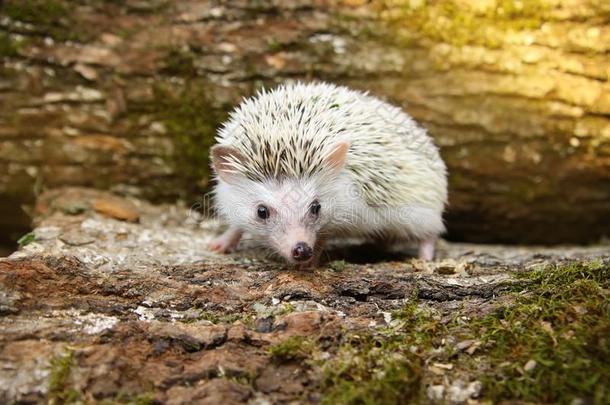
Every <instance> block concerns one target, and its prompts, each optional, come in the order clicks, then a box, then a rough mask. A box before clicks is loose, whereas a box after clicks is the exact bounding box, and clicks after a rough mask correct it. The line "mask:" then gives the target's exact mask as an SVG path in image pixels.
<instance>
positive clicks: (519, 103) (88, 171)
mask: <svg viewBox="0 0 610 405" xmlns="http://www.w3.org/2000/svg"><path fill="white" fill-rule="evenodd" d="M1 14H2V18H1V19H0V56H2V61H3V63H2V66H1V67H0V69H1V76H0V106H1V108H0V195H2V200H3V202H4V201H12V202H13V203H11V204H6V205H9V206H8V207H3V208H4V209H3V213H2V215H0V227H2V229H5V230H6V231H7V232H11V231H14V230H19V228H20V227H21V226H23V225H24V223H23V222H24V219H23V218H24V216H22V217H20V218H18V216H17V215H18V213H21V212H22V205H24V206H25V207H26V209H27V207H28V206H29V205H31V204H32V202H33V200H34V196H35V195H36V194H37V193H38V192H40V190H43V189H47V188H53V187H57V186H62V185H82V186H93V187H97V188H104V189H111V190H113V191H115V192H118V193H121V194H129V195H137V196H143V197H146V198H150V199H153V200H168V199H175V198H178V197H182V198H186V199H187V200H188V201H191V200H193V199H194V197H193V195H194V194H195V193H200V192H203V191H204V190H206V187H207V177H208V175H209V172H208V169H207V167H208V164H207V148H208V147H209V145H210V144H211V143H212V142H213V134H214V129H215V128H216V126H217V125H218V124H219V122H220V121H221V120H222V119H223V118H224V115H225V113H226V111H227V110H228V109H229V108H230V106H233V105H234V104H236V103H237V102H239V100H240V99H241V98H242V97H243V96H247V95H250V94H252V93H253V92H254V91H255V90H256V89H258V88H259V87H261V86H263V85H265V86H267V85H273V84H276V83H280V82H283V81H285V80H287V79H303V80H314V79H318V80H328V81H332V82H337V83H342V84H346V85H349V86H352V87H355V88H359V89H363V90H369V91H370V92H371V93H373V94H375V95H377V96H380V97H384V98H386V99H388V100H389V101H391V102H393V103H395V104H397V105H400V106H401V107H403V108H404V109H405V110H406V111H407V112H409V113H410V114H411V115H413V116H414V117H415V118H416V119H417V120H418V121H419V122H421V123H422V125H424V126H425V127H426V128H428V130H429V132H430V133H431V134H432V136H433V137H434V138H435V139H436V141H437V143H438V144H439V145H440V147H441V149H442V154H443V157H444V158H445V160H446V162H447V164H448V167H449V173H450V205H449V209H448V213H447V217H446V218H447V225H448V229H449V234H448V237H449V238H450V239H454V240H466V241H484V242H521V243H525V242H535V243H557V242H568V241H570V242H587V241H592V240H595V239H598V238H600V237H602V236H603V235H605V234H607V232H608V229H610V219H609V218H610V84H609V83H608V77H609V75H610V58H609V56H608V55H609V54H610V52H609V51H610V26H609V24H608V22H609V21H610V8H609V6H608V3H607V2H604V1H601V0H599V1H596V0H546V1H540V2H533V1H532V2H512V1H508V0H497V1H493V0H491V1H489V2H474V1H469V0H444V1H443V0H437V1H428V2H424V1H392V2H389V1H388V2H383V1H373V2H365V1H358V0H350V1H347V0H346V1H333V2H329V1H306V0H294V1H288V2H272V1H269V2H253V1H245V0H242V1H240V0H234V1H227V2H222V3H221V2H208V1H152V2H141V1H135V0H130V1H126V2H104V1H93V0H89V1H86V0H80V1H70V2H68V1H64V0H31V1H26V2H21V1H17V0H10V1H6V2H4V5H3V6H2V9H1ZM3 205H5V204H3Z"/></svg>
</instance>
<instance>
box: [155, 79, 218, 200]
mask: <svg viewBox="0 0 610 405" xmlns="http://www.w3.org/2000/svg"><path fill="white" fill-rule="evenodd" d="M205 88H206V84H205V83H201V82H191V83H187V84H186V85H185V86H184V87H183V89H182V90H180V91H179V92H177V93H176V92H174V91H171V90H169V89H167V88H164V87H156V88H155V89H154V106H153V109H154V114H155V116H156V117H157V118H158V119H159V120H160V121H162V122H163V123H164V125H165V127H166V128H167V131H168V134H169V136H170V137H171V138H172V139H173V140H174V145H175V147H176V150H175V151H174V154H173V155H172V156H168V158H170V159H171V161H172V163H173V165H174V166H175V167H176V171H177V172H178V173H179V175H180V177H181V178H182V179H183V181H184V185H182V188H183V189H185V190H188V193H189V194H197V193H200V192H201V191H202V190H203V189H204V188H205V186H206V185H207V181H208V180H209V177H210V167H209V152H210V147H211V146H212V145H214V143H215V141H214V137H215V135H216V129H217V127H218V126H219V125H220V123H221V122H222V121H224V120H225V118H226V112H225V110H224V109H219V108H216V107H214V106H213V103H212V101H211V99H210V98H209V96H208V94H207V93H206V91H205Z"/></svg>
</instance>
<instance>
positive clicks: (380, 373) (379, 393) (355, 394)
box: [322, 294, 446, 404]
mask: <svg viewBox="0 0 610 405" xmlns="http://www.w3.org/2000/svg"><path fill="white" fill-rule="evenodd" d="M416 296H417V295H416V294H414V296H413V298H412V299H410V300H409V302H408V303H407V304H406V305H405V306H404V307H402V308H401V309H399V310H397V311H394V312H393V313H392V319H393V320H394V322H393V323H392V325H393V326H392V327H390V328H387V329H380V330H377V331H371V332H366V333H362V334H355V333H350V334H347V335H346V337H345V338H344V343H343V344H342V345H341V346H340V348H339V350H338V352H337V355H336V356H335V357H334V358H333V359H332V360H331V361H328V362H326V364H324V366H323V378H322V389H323V400H322V403H325V404H337V403H339V404H377V403H384V404H400V403H408V402H416V401H417V400H418V399H420V398H422V395H423V393H424V390H423V388H422V387H424V385H423V383H422V381H423V376H424V372H425V365H424V355H425V353H427V352H429V351H430V350H431V349H432V348H433V347H434V346H435V345H437V344H438V343H439V342H440V339H441V338H442V337H443V336H445V334H446V329H445V327H444V326H443V325H442V324H441V323H440V322H439V321H438V320H436V319H435V318H434V317H433V314H432V312H431V311H429V310H427V309H420V308H419V305H418V301H417V299H416Z"/></svg>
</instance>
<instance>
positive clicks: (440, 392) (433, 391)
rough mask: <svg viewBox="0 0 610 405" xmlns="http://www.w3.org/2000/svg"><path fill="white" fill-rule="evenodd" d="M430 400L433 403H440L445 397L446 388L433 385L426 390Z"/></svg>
mask: <svg viewBox="0 0 610 405" xmlns="http://www.w3.org/2000/svg"><path fill="white" fill-rule="evenodd" d="M426 393H427V394H428V398H429V399H431V400H433V401H440V400H442V399H443V397H444V395H445V387H444V386H442V385H431V386H429V387H428V389H427V390H426Z"/></svg>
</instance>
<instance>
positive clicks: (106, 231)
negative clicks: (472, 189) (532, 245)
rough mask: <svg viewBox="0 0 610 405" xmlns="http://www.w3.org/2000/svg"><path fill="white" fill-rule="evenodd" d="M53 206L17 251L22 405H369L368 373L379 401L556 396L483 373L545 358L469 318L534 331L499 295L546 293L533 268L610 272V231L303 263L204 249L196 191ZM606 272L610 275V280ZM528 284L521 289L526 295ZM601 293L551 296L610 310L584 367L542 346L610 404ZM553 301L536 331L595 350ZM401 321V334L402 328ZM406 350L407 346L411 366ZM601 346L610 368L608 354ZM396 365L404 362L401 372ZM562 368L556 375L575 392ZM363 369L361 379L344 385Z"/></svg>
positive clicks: (0, 359) (14, 360)
mask: <svg viewBox="0 0 610 405" xmlns="http://www.w3.org/2000/svg"><path fill="white" fill-rule="evenodd" d="M37 218H38V219H37V221H36V222H37V225H38V226H37V228H36V229H35V231H34V235H33V236H32V237H31V238H30V240H29V241H28V242H29V243H28V244H27V245H25V246H24V247H23V248H22V249H21V250H20V251H19V252H16V253H15V254H13V255H12V256H11V257H9V258H8V259H2V260H0V330H1V331H2V333H0V402H2V403H5V404H12V403H74V402H75V401H81V403H83V402H85V403H138V404H149V403H167V404H191V403H205V404H218V403H227V404H233V403H235V404H238V403H251V404H266V403H274V404H275V403H294V401H296V402H299V403H309V402H312V403H317V402H319V401H325V402H324V403H329V404H335V403H361V402H358V401H357V398H360V399H362V398H363V397H362V396H363V395H366V394H367V391H366V390H365V389H364V387H368V389H369V390H371V392H372V393H373V394H374V395H375V396H376V397H375V401H374V402H375V403H388V404H390V403H404V401H406V400H407V399H409V402H410V403H414V402H419V403H431V402H435V403H465V402H466V401H469V402H468V403H478V402H477V400H476V399H475V398H483V399H488V400H489V399H493V400H494V402H498V399H506V400H510V399H518V398H521V399H528V400H529V401H530V402H529V403H531V402H532V401H533V402H544V403H549V402H553V399H554V398H555V399H556V397H553V396H552V394H549V392H550V391H551V390H548V392H546V391H545V390H544V389H543V390H542V392H543V394H542V395H539V396H534V397H523V396H520V395H521V394H518V393H517V394H514V396H511V395H510V394H507V393H502V394H501V395H500V396H499V398H498V397H494V396H493V390H492V387H493V384H492V382H489V381H485V380H482V381H484V382H483V383H482V382H481V379H482V378H485V376H492V375H495V374H497V373H500V370H502V367H506V366H502V364H505V365H506V364H513V362H514V367H515V368H516V370H521V371H520V372H521V373H524V371H523V368H522V367H525V369H526V370H528V371H527V372H530V371H531V370H530V369H533V368H534V367H536V361H535V360H531V359H530V358H529V356H531V354H529V353H528V352H527V350H526V348H524V347H519V348H513V349H508V350H506V353H503V354H501V357H500V358H493V357H490V356H491V354H490V351H491V350H492V348H493V347H494V343H493V342H494V341H499V340H500V339H499V338H498V337H496V338H495V340H491V341H485V340H484V338H483V334H482V333H480V334H479V333H475V334H474V335H472V336H470V335H468V334H467V332H468V328H469V322H471V321H472V323H473V324H475V322H476V320H477V319H486V318H484V317H485V316H486V315H488V314H495V315H493V316H497V317H500V318H499V319H500V321H498V322H504V323H503V324H501V323H499V324H498V325H499V326H498V327H497V328H498V330H497V331H495V332H494V333H496V335H493V336H500V335H499V334H500V333H501V326H500V325H507V328H508V329H507V330H510V331H513V330H515V331H517V330H519V329H520V328H521V329H522V328H523V326H524V325H521V326H520V324H519V323H518V322H515V320H514V319H511V318H510V317H509V316H508V315H505V318H503V317H502V316H503V315H502V314H507V313H509V312H508V311H513V312H512V313H516V311H518V310H517V309H506V310H505V311H504V312H503V311H501V310H500V311H498V310H497V309H496V308H498V307H499V306H502V305H507V304H508V305H511V302H512V301H513V300H519V299H521V298H520V297H527V296H528V294H530V295H531V293H530V292H528V290H530V288H533V287H529V286H530V285H531V283H532V281H531V280H530V281H528V280H527V279H523V278H519V277H517V276H516V275H515V274H516V273H524V274H527V273H528V272H532V271H534V269H536V268H546V267H545V266H551V265H552V264H553V263H564V264H569V263H574V262H587V261H591V260H594V262H595V263H597V264H595V266H597V267H595V268H596V269H597V270H596V271H598V272H599V276H600V277H607V275H608V274H607V273H608V269H609V268H610V256H609V255H608V246H598V247H589V248H582V247H580V248H568V247H565V248H562V249H518V248H507V247H501V246H476V245H468V244H449V243H443V244H442V245H441V246H440V250H439V256H440V257H439V260H438V261H436V262H428V263H423V262H420V261H418V260H413V259H408V258H407V257H405V254H404V251H403V253H402V254H389V253H379V254H377V255H373V254H371V253H370V252H367V255H366V257H367V259H366V260H365V261H362V258H361V257H359V256H357V255H356V254H354V252H353V251H359V252H362V251H363V248H361V247H358V248H355V249H353V251H352V252H350V251H349V249H347V248H346V247H345V246H343V247H341V246H340V245H337V246H336V247H335V248H334V253H333V254H341V256H342V257H343V258H345V259H346V261H339V262H337V261H331V262H330V263H325V264H324V265H323V266H322V267H320V268H318V269H315V270H311V271H296V270H294V269H290V268H287V267H285V266H284V265H282V264H281V263H277V262H273V261H270V260H268V259H266V258H265V257H264V256H261V254H260V253H258V252H257V251H255V250H251V249H249V248H248V246H247V244H246V245H244V246H243V247H242V248H241V249H240V251H239V252H238V253H235V254H232V255H217V254H214V253H212V252H207V251H206V250H205V249H204V248H203V247H204V246H205V244H206V243H207V242H208V241H209V240H210V238H211V237H212V236H213V234H214V233H215V232H216V231H217V228H218V226H217V224H216V223H215V222H209V221H203V222H200V221H199V219H200V218H199V217H198V216H197V215H196V214H194V213H190V214H189V211H188V210H187V209H186V208H185V207H183V206H175V205H171V206H170V205H164V206H152V205H150V204H149V203H146V202H143V201H141V200H136V199H127V200H126V199H122V198H117V197H116V196H112V195H109V194H106V193H103V192H100V191H95V190H87V189H61V190H57V191H53V192H49V193H46V194H45V195H43V196H42V197H41V199H40V200H39V202H38V204H37ZM117 218H119V219H121V220H118V219H117ZM25 243H26V242H24V244H25ZM331 253H332V252H331ZM359 261H362V264H358V262H359ZM600 266H603V267H600ZM515 272H516V273H515ZM590 274H591V275H593V276H594V275H595V274H596V273H590ZM604 274H605V276H604ZM560 276H561V277H564V276H563V275H560ZM585 278H586V277H585ZM601 282H602V283H605V284H606V285H607V279H606V280H605V281H604V280H603V279H602V281H601ZM580 283H581V286H583V288H584V286H585V284H582V280H581V282H580ZM576 284H578V283H576ZM515 290H519V291H520V292H519V293H518V294H514V293H511V291H515ZM586 291H587V292H586V294H587V298H588V299H592V300H593V298H589V297H594V296H595V297H597V294H602V295H600V296H599V298H595V299H594V301H593V304H594V305H592V306H591V307H588V306H584V305H583V304H581V303H580V302H576V301H570V302H568V303H567V304H564V303H563V302H562V301H561V298H554V301H553V302H552V303H551V305H552V308H553V309H554V310H555V311H558V310H559V309H558V308H561V306H562V305H568V307H567V308H568V309H569V311H570V312H569V316H570V317H571V318H570V319H569V325H570V328H574V330H576V331H578V329H577V325H579V324H580V323H583V325H584V322H585V320H586V317H587V316H593V315H594V313H593V311H594V309H595V308H599V310H600V311H606V312H605V313H604V312H602V313H601V315H598V318H595V319H594V321H595V323H594V325H593V326H592V327H591V329H588V328H587V330H586V331H585V332H584V333H585V335H584V336H585V337H586V336H590V337H592V339H593V338H594V337H595V333H596V332H595V329H597V330H599V331H600V332H599V336H598V339H599V341H596V340H590V341H589V343H587V344H586V346H583V349H582V351H577V352H576V353H577V355H578V358H577V359H576V360H577V362H578V363H575V365H574V366H573V367H572V366H570V367H568V368H563V367H561V366H560V365H556V366H553V364H552V362H551V361H552V359H551V358H549V357H544V356H550V354H544V353H543V354H537V355H536V356H537V357H534V358H535V359H536V360H538V361H539V362H540V361H543V360H544V361H546V362H547V363H548V362H551V366H550V370H551V372H555V373H558V374H557V375H558V376H559V377H557V378H565V379H566V381H568V382H569V384H565V387H567V388H565V389H566V390H567V392H566V393H563V394H562V395H563V397H562V398H561V399H562V401H563V402H569V401H570V400H572V399H575V398H580V400H582V401H585V402H587V401H588V400H589V399H591V401H592V402H591V403H600V404H601V403H604V400H605V399H607V398H610V391H607V388H604V387H607V386H608V383H609V382H610V381H608V378H609V375H610V374H609V373H607V367H608V360H610V358H609V357H610V353H608V352H607V338H608V334H607V332H608V331H610V322H609V321H608V319H610V318H608V314H607V310H608V308H607V299H608V290H607V289H606V290H601V292H598V290H596V289H593V288H592V287H589V288H588V289H587V290H586ZM563 294H566V292H565V291H564V292H563V293H557V297H562V296H563ZM534 295H536V294H534ZM417 299H419V304H417ZM604 302H605V304H604ZM414 303H415V304H416V305H415V306H414V307H413V306H410V305H413V304H414ZM537 305H538V306H532V308H538V309H535V312H534V313H533V314H530V315H528V317H529V318H528V319H529V320H530V321H533V322H535V323H536V324H542V325H543V326H544V324H545V322H546V323H547V324H548V326H544V327H545V328H546V329H545V330H546V331H547V332H544V331H543V332H539V331H536V332H535V337H534V338H533V339H540V341H541V342H542V341H544V340H545V339H546V340H548V342H547V344H548V345H549V350H551V352H550V353H555V352H557V353H559V355H558V356H559V361H560V362H561V364H562V365H563V364H566V363H567V362H569V361H570V357H569V356H567V355H566V354H565V351H564V348H565V347H578V346H577V345H578V344H580V341H579V340H578V339H583V337H582V336H580V335H578V334H577V335H575V334H574V331H572V332H571V334H569V333H568V332H567V331H564V330H561V329H559V326H558V323H556V321H555V320H554V319H555V317H554V316H550V315H548V314H546V313H545V312H542V311H543V309H542V306H541V305H543V304H542V303H541V302H538V303H537ZM409 308H411V309H409ZM418 308H419V309H418ZM528 308H529V307H528ZM604 308H605V310H604ZM414 311H416V312H414ZM416 314H418V315H417V317H416V318H413V316H415V315H416ZM426 314H428V315H426ZM537 317H540V321H538V320H535V319H538V318H537ZM557 318H559V319H560V320H559V321H557V322H561V321H562V319H563V321H565V319H564V318H563V316H557ZM504 319H506V320H504ZM524 321H525V320H524ZM445 328H446V329H445ZM553 328H555V329H553ZM396 331H400V333H401V334H402V335H396V336H395V335H393V333H397V332H396ZM468 333H471V334H472V332H468ZM511 333H512V332H511ZM547 333H548V334H550V335H551V336H553V340H551V339H550V338H548V336H549V335H547ZM564 335H565V336H564ZM367 336H372V338H373V339H374V340H373V343H374V345H373V347H372V348H371V349H370V351H368V352H365V353H366V356H363V355H362V354H359V350H361V349H362V346H366V345H367V339H369V338H367ZM555 336H556V337H555ZM396 338H398V340H397V341H396V340H394V343H391V342H392V339H396ZM412 339H414V340H412ZM513 339H515V341H518V338H516V337H513ZM604 339H606V340H604ZM375 342H377V343H375ZM408 342H411V343H408ZM566 342H567V343H566ZM582 344H584V343H582ZM392 345H399V346H398V348H396V347H394V348H393V346H392ZM400 345H406V346H407V347H406V348H404V349H401V348H400ZM566 345H567V346H566ZM604 348H605V349H604ZM579 350H580V349H579ZM604 350H606V351H604ZM591 353H593V354H591ZM401 356H407V357H406V359H404V360H405V361H404V363H403V359H402V357H401ZM409 356H411V357H409ZM513 357H514V358H513ZM595 359H598V361H599V362H601V364H602V365H603V364H605V366H600V365H596V364H594V363H592V361H595ZM363 361H364V362H365V363H362V362H363ZM369 362H370V364H369ZM388 362H389V363H388ZM394 362H398V363H394ZM526 362H527V363H526ZM532 362H533V363H532ZM363 364H364V366H363ZM387 364H389V365H390V366H391V367H387V366H384V365H387ZM397 364H400V365H401V368H399V369H396V370H395V368H396V367H394V366H395V365H397ZM524 364H526V365H525V366H524ZM532 364H533V366H532ZM362 367H370V369H369V368H366V369H364V371H362V372H364V373H368V374H365V375H364V376H361V377H362V378H363V380H362V381H360V380H356V381H355V383H354V382H353V378H351V377H349V376H348V377H345V376H342V375H340V374H339V375H336V373H337V372H345V373H357V372H358V371H355V370H362ZM379 367H382V370H383V371H379V370H378V368H379ZM383 367H385V368H383ZM405 367H406V368H405ZM541 367H543V365H542V364H539V365H538V368H537V369H536V374H532V376H531V378H529V377H528V378H525V377H520V378H518V379H517V380H519V381H523V384H529V383H530V382H533V384H534V386H535V387H536V386H541V383H540V382H537V381H536V380H534V378H543V377H544V375H545V372H546V371H544V370H542V371H541V372H538V370H539V369H540V368H541ZM553 367H554V368H553ZM579 367H584V373H585V374H584V379H585V380H586V381H591V378H592V377H593V376H595V375H596V374H599V375H601V377H600V378H601V379H599V380H597V386H598V388H595V389H591V388H589V394H587V393H584V394H583V393H579V391H578V390H579V388H574V387H575V386H576V387H579V385H583V386H584V383H581V382H580V380H578V379H577V378H580V376H577V375H575V373H576V370H577V369H578V368H579ZM601 367H606V372H604V369H602V368H601ZM341 370H342V371H341ZM553 370H554V371H553ZM568 371H569V372H568ZM380 373H381V374H380ZM390 373H396V374H395V375H394V374H390ZM566 373H567V374H566ZM570 373H574V374H570ZM356 375H357V374H356ZM333 376H334V377H333ZM534 376H536V377H534ZM541 376H542V377H541ZM369 379H372V381H373V383H372V384H371V385H367V384H369V383H368V381H369ZM517 380H515V381H517ZM541 381H542V380H541ZM559 381H560V382H562V384H557V387H554V389H563V387H564V384H563V380H559ZM340 382H342V383H340ZM350 383H353V384H355V388H351V389H352V390H353V389H355V390H356V391H355V393H352V391H348V389H347V388H343V387H344V386H348V387H349V384H350ZM542 385H544V384H542ZM589 386H590V384H589ZM359 387H362V389H363V391H359V389H360V388H359ZM594 387H595V386H594ZM342 390H344V391H342ZM397 390H398V391H397ZM591 392H596V393H597V394H596V396H595V397H593V396H591ZM350 393H351V394H350ZM349 395H355V396H354V397H350V396H349ZM545 395H546V396H545ZM350 398H351V399H352V400H353V401H354V402H350V401H349V399H350ZM595 398H597V399H596V400H595V401H593V399H595ZM545 399H546V400H545ZM102 401H110V402H102Z"/></svg>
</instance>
